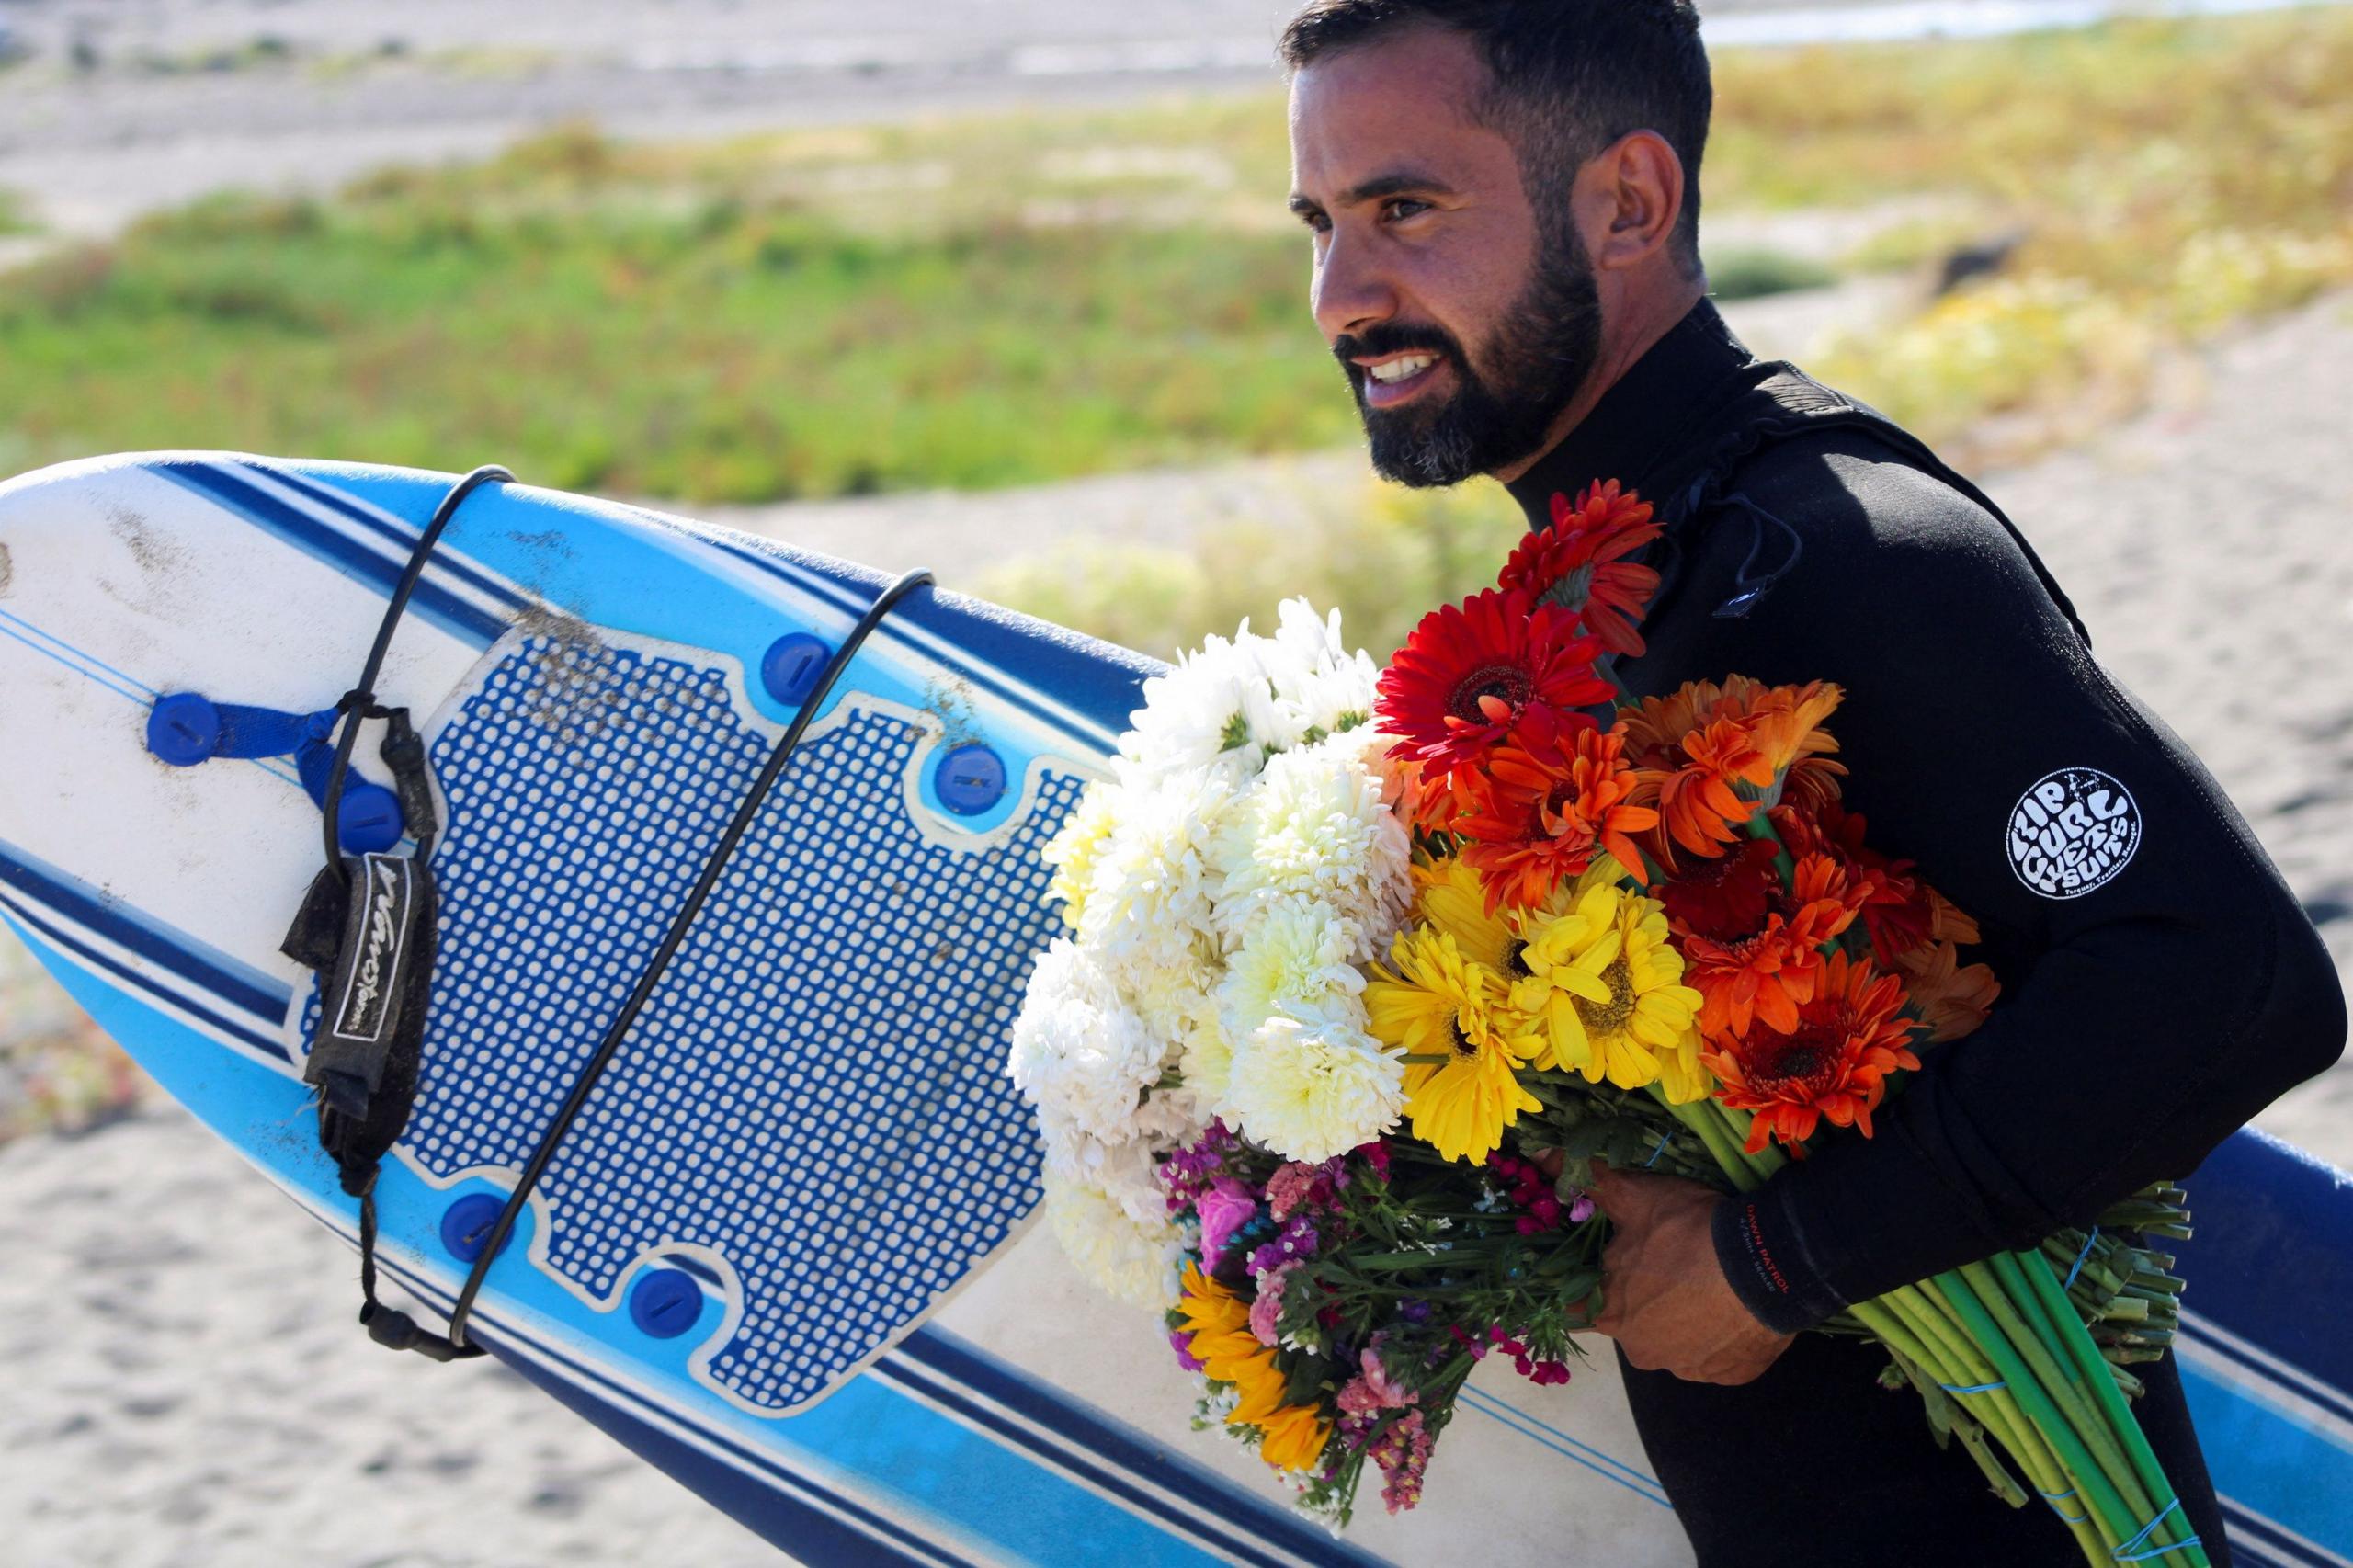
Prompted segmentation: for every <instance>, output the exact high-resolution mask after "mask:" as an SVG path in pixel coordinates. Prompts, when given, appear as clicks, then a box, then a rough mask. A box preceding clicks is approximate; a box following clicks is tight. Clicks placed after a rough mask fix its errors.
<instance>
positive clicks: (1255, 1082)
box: [1226, 1009, 1405, 1164]
mask: <svg viewBox="0 0 2353 1568" xmlns="http://www.w3.org/2000/svg"><path fill="white" fill-rule="evenodd" d="M1361 1016H1362V1015H1361V1009H1358V1021H1354V1022H1352V1021H1350V1020H1348V1019H1347V1018H1345V1017H1328V1016H1318V1017H1309V1018H1304V1019H1302V1018H1294V1017H1280V1016H1278V1017H1271V1018H1269V1019H1267V1022H1266V1023H1265V1024H1263V1025H1262V1026H1260V1028H1259V1029H1258V1032H1257V1033H1256V1034H1254V1035H1252V1036H1251V1037H1250V1038H1249V1039H1248V1040H1245V1041H1244V1042H1242V1044H1241V1045H1240V1046H1238V1047H1237V1048H1236V1049H1235V1051H1234V1052H1233V1079H1232V1082H1231V1084H1230V1085H1229V1086H1228V1088H1227V1091H1226V1093H1227V1097H1228V1099H1230V1100H1231V1101H1232V1102H1233V1108H1234V1111H1235V1113H1236V1114H1237V1116H1238V1117H1239V1118H1240V1125H1241V1131H1243V1132H1244V1133H1245V1134H1246V1135H1247V1136H1248V1137H1250V1138H1251V1139H1253V1140H1255V1141H1256V1142H1259V1143H1262V1144H1264V1145H1265V1146H1266V1147H1267V1148H1269V1149H1272V1150H1273V1151H1275V1152H1276V1153H1279V1154H1281V1155H1282V1156H1284V1157H1285V1158H1286V1159H1292V1160H1304V1161H1307V1162H1309V1163H1311V1164H1312V1163H1313V1162H1316V1161H1320V1160H1328V1159H1330V1158H1332V1157H1333V1156H1334V1155H1336V1154H1342V1153H1347V1151H1348V1150H1350V1149H1353V1148H1355V1147H1356V1146H1357V1145H1358V1144H1359V1143H1367V1142H1371V1141H1372V1140H1373V1139H1374V1138H1377V1137H1379V1136H1380V1135H1381V1133H1383V1132H1386V1131H1389V1130H1390V1129H1391V1128H1392V1127H1394V1126H1395V1125H1396V1124H1397V1118H1398V1115H1399V1113H1400V1112H1401V1111H1402V1110H1403V1108H1404V1102H1405V1094H1404V1076H1405V1066H1404V1062H1403V1061H1401V1060H1400V1059H1399V1058H1398V1057H1397V1056H1395V1055H1392V1053H1390V1052H1389V1051H1384V1050H1383V1049H1381V1042H1380V1041H1378V1040H1374V1039H1373V1038H1372V1037H1371V1036H1370V1035H1368V1034H1366V1033H1365V1032H1364V1029H1363V1028H1362V1027H1361V1022H1360V1020H1361Z"/></svg>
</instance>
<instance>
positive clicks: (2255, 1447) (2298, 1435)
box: [2181, 1359, 2353, 1551]
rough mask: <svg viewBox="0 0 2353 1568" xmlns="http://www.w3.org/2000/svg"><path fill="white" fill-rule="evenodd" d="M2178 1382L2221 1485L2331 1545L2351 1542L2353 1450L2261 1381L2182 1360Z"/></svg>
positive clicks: (2252, 1507)
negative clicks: (2273, 1398)
mask: <svg viewBox="0 0 2353 1568" xmlns="http://www.w3.org/2000/svg"><path fill="white" fill-rule="evenodd" d="M2181 1382H2182V1391H2183V1392H2184V1394H2185V1395H2186V1396H2187V1398H2188V1403H2189V1413H2190V1415H2191V1418H2192V1419H2193V1420H2195V1421H2196V1423H2197V1425H2198V1431H2199V1436H2200V1440H2201V1442H2202V1445H2203V1447H2204V1448H2205V1449H2206V1452H2207V1453H2208V1455H2209V1456H2210V1460H2209V1462H2210V1465H2211V1469H2212V1470H2213V1471H2214V1481H2215V1484H2216V1486H2217V1487H2218V1488H2219V1489H2221V1490H2222V1491H2225V1492H2227V1493H2229V1494H2231V1495H2232V1496H2233V1497H2234V1498H2236V1499H2237V1500H2238V1503H2239V1505H2240V1506H2242V1507H2244V1508H2245V1509H2247V1510H2248V1511H2249V1512H2251V1513H2255V1514H2258V1515H2260V1516H2261V1517H2264V1518H2267V1519H2271V1520H2276V1521H2278V1522H2279V1524H2280V1525H2281V1526H2283V1527H2285V1528H2290V1529H2292V1530H2294V1531H2295V1532H2296V1533H2297V1534H2299V1535H2302V1536H2303V1537H2305V1538H2306V1539H2308V1540H2313V1541H2315V1542H2317V1543H2319V1544H2320V1545H2322V1546H2324V1547H2326V1548H2328V1549H2329V1550H2331V1551H2343V1550H2346V1549H2348V1548H2353V1449H2349V1448H2348V1447H2347V1445H2346V1444H2344V1443H2343V1442H2341V1441H2339V1440H2337V1439H2336V1438H2335V1437H2332V1436H2331V1435H2329V1434H2327V1433H2325V1432H2320V1431H2315V1430H2313V1428H2311V1427H2309V1426H2304V1425H2302V1423H2301V1422H2299V1421H2297V1420H2296V1419H2294V1418H2293V1417H2292V1415H2290V1413H2289V1410H2287V1409H2282V1408H2280V1407H2278V1406H2275V1405H2273V1404H2271V1403H2268V1402H2267V1401H2266V1400H2265V1399H2264V1397H2263V1393H2264V1388H2265V1385H2264V1384H2263V1383H2262V1382H2260V1381H2257V1382H2254V1383H2252V1384H2247V1385H2238V1384H2234V1383H2232V1382H2230V1381H2224V1380H2223V1379H2222V1378H2219V1377H2216V1376H2215V1375H2213V1372H2212V1370H2211V1369H2209V1368H2207V1367H2204V1366H2201V1365H2200V1363H2199V1362H2198V1361H2197V1360H2195V1359H2185V1360H2184V1361H2183V1362H2182V1367H2181ZM2290 1408H2292V1407H2290Z"/></svg>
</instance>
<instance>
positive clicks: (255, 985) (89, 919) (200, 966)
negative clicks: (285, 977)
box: [0, 841, 294, 1057]
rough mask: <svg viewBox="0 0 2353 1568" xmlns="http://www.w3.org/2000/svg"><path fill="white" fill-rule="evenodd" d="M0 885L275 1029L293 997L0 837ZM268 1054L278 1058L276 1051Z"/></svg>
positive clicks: (242, 966)
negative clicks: (133, 913) (141, 918)
mask: <svg viewBox="0 0 2353 1568" xmlns="http://www.w3.org/2000/svg"><path fill="white" fill-rule="evenodd" d="M0 883H6V885H8V886H10V887H13V888H15V889H16V890H17V892H19V893H21V894H22V895H23V896H24V897H26V898H28V899H30V900H31V901H32V902H33V903H38V904H40V905H42V906H43V907H45V908H48V909H50V910H52V911H54V912H55V913H56V914H57V915H60V916H62V917H63V918H64V919H67V920H70V921H72V922H74V924H75V925H77V926H85V927H86V928H87V929H89V930H91V931H93V932H96V933H97V935H99V936H101V937H105V938H106V939H107V940H108V941H110V942H113V943H115V944H116V945H117V946H119V947H124V948H128V949H131V951H132V952H134V953H137V954H138V955H139V956H140V957H141V958H143V959H146V960H149V961H151V962H153V963H154V964H156V965H158V966H159V967H161V968H164V969H167V970H169V971H172V972H173V973H174V974H176V975H178V976H179V977H180V978H181V979H183V980H186V981H188V983H191V984H194V985H199V986H201V987H203V988H204V989H205V990H206V991H208V992H210V993H211V994H212V995H213V996H215V997H216V998H218V999H219V1000H220V1001H222V1002H223V1003H226V1004H227V1005H228V1006H233V1007H235V1008H237V1009H238V1010H239V1011H241V1012H245V1013H249V1014H251V1015H253V1017H256V1018H258V1019H260V1020H261V1021H262V1022H263V1023H265V1024H267V1025H269V1026H270V1027H271V1028H276V1027H277V1026H278V1023H279V1022H281V1021H282V1020H283V1019H284V1018H285V1017H286V1009H287V1006H288V1005H289V1004H290V1003H291V1002H292V1001H293V999H294V994H293V992H292V991H291V990H290V989H286V988H278V987H275V986H273V985H272V984H271V983H269V981H268V980H267V977H265V976H263V975H261V974H260V973H259V972H257V971H253V970H250V969H247V968H246V967H245V966H244V965H243V964H241V963H239V962H237V960H234V959H233V958H231V957H229V956H228V955H227V954H226V953H221V952H217V951H215V950H213V949H210V948H208V947H206V946H205V945H204V944H202V943H200V942H198V941H197V940H195V938H193V937H188V936H187V935H186V934H184V933H181V932H176V931H165V930H163V929H160V928H158V927H155V926H149V925H146V924H144V923H142V922H141V921H137V920H133V919H131V917H130V916H129V915H124V914H123V913H122V912H121V911H120V910H119V908H117V907H115V906H113V905H110V904H108V903H106V902H105V901H104V900H102V899H100V898H99V897H97V894H96V893H94V892H91V891H90V890H88V889H86V888H85V887H84V886H83V885H82V884H81V883H79V882H77V881H74V879H73V878H71V877H69V876H67V875H66V874H65V873H64V872H63V871H60V870H58V869H56V868H55V867H53V866H51V865H49V864H48V863H47V862H45V861H42V860H40V859H39V858H36V857H34V856H33V855H31V854H29V853H28V852H26V851H25V850H22V849H19V848H17V846H15V845H13V844H9V843H6V842H5V841H0ZM273 1053H274V1054H276V1055H278V1056H280V1057H283V1056H284V1055H285V1051H283V1050H282V1049H275V1048H274V1051H273Z"/></svg>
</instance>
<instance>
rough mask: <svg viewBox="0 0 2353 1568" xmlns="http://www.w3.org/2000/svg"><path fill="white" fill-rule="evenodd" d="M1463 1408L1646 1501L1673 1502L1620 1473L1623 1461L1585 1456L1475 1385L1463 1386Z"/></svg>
mask: <svg viewBox="0 0 2353 1568" xmlns="http://www.w3.org/2000/svg"><path fill="white" fill-rule="evenodd" d="M1461 1408H1462V1409H1465V1410H1475V1411H1477V1412H1478V1413H1479V1414H1480V1415H1483V1416H1485V1417H1486V1418H1487V1419H1488V1420H1490V1421H1496V1422H1500V1423H1502V1424H1503V1425H1504V1426H1506V1427H1508V1428H1509V1429H1511V1430H1512V1431H1515V1432H1517V1433H1518V1434H1519V1435H1520V1436H1521V1437H1526V1438H1528V1439H1529V1441H1530V1442H1532V1443H1535V1444H1536V1445H1537V1446H1538V1447H1540V1448H1545V1449H1552V1451H1553V1452H1554V1453H1556V1454H1559V1455H1560V1456H1561V1457H1562V1458H1563V1459H1567V1460H1574V1461H1575V1462H1576V1463H1578V1464H1581V1465H1583V1466H1585V1468H1586V1469H1587V1470H1589V1471H1593V1472H1594V1474H1596V1475H1597V1476H1600V1477H1601V1478H1602V1479H1603V1480H1605V1481H1611V1482H1615V1483H1618V1484H1619V1485H1620V1486H1622V1487H1624V1488H1625V1489H1626V1490H1627V1491H1629V1492H1631V1493H1632V1494H1634V1495H1635V1496H1637V1497H1640V1498H1642V1499H1643V1501H1645V1502H1649V1503H1655V1504H1657V1505H1658V1506H1660V1507H1662V1508H1665V1507H1671V1506H1672V1505H1671V1504H1669V1503H1668V1502H1667V1500H1666V1496H1665V1493H1663V1492H1654V1491H1652V1490H1650V1489H1649V1488H1647V1487H1644V1486H1642V1485H1639V1484H1638V1483H1634V1482H1632V1481H1629V1480H1628V1479H1627V1478H1626V1477H1625V1476H1624V1475H1621V1474H1620V1473H1619V1471H1620V1470H1623V1469H1624V1468H1625V1467H1624V1466H1622V1465H1620V1466H1618V1469H1616V1470H1613V1469H1610V1468H1608V1467H1606V1466H1604V1465H1601V1464H1597V1463H1596V1462H1595V1461H1594V1460H1591V1459H1588V1458H1586V1455H1584V1454H1581V1453H1579V1452H1578V1451H1577V1450H1576V1449H1573V1448H1571V1447H1569V1446H1568V1444H1567V1443H1564V1442H1560V1441H1557V1440H1555V1439H1554V1438H1552V1437H1548V1436H1546V1433H1548V1432H1549V1431H1551V1428H1550V1427H1547V1426H1544V1425H1543V1424H1542V1423H1541V1422H1536V1421H1531V1420H1530V1419H1529V1417H1527V1416H1524V1415H1520V1414H1519V1413H1518V1412H1517V1411H1515V1410H1512V1409H1511V1407H1510V1406H1508V1405H1501V1406H1499V1405H1498V1404H1496V1403H1491V1402H1488V1401H1485V1400H1483V1398H1481V1397H1479V1394H1478V1391H1477V1390H1475V1389H1464V1390H1463V1391H1462V1399H1461ZM1579 1447H1583V1445H1582V1444H1580V1445H1579ZM1610 1463H1611V1464H1612V1465H1616V1464H1617V1461H1616V1460H1610Z"/></svg>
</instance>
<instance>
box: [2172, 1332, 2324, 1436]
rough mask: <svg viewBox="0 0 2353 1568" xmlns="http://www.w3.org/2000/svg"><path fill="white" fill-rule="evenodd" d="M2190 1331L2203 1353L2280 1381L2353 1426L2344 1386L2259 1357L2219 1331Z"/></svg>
mask: <svg viewBox="0 0 2353 1568" xmlns="http://www.w3.org/2000/svg"><path fill="white" fill-rule="evenodd" d="M2189 1333H2190V1337H2191V1339H2192V1340H2193V1341H2194V1342H2195V1344H2196V1346H2197V1347H2198V1349H2199V1350H2200V1351H2201V1352H2202V1353H2204V1354H2206V1355H2209V1356H2212V1357H2214V1358H2218V1359H2220V1360H2224V1361H2228V1362H2230V1363H2231V1364H2232V1365H2233V1366H2234V1367H2237V1368H2238V1369H2241V1370H2242V1371H2244V1372H2245V1373H2247V1374H2249V1375H2250V1376H2253V1377H2256V1378H2260V1379H2262V1380H2263V1381H2266V1382H2269V1383H2276V1384H2278V1385H2279V1386H2280V1387H2281V1388H2284V1389H2287V1390H2289V1391H2290V1392H2293V1393H2295V1394H2296V1395H2297V1396H2298V1397H2300V1398H2302V1399H2308V1400H2310V1401H2312V1403H2314V1404H2316V1405H2318V1406H2320V1407H2321V1408H2322V1409H2323V1410H2325V1411H2327V1412H2328V1413H2329V1414H2330V1415H2334V1416H2336V1418H2337V1419H2338V1420H2340V1421H2343V1422H2345V1423H2346V1424H2347V1425H2348V1426H2353V1399H2347V1397H2346V1395H2345V1393H2344V1392H2343V1391H2342V1390H2340V1389H2336V1388H2333V1387H2331V1386H2330V1385H2329V1384H2327V1383H2325V1382H2322V1381H2320V1380H2319V1379H2318V1378H2315V1377H2313V1376H2312V1375H2311V1374H2310V1373H2308V1372H2305V1371H2304V1370H2303V1369H2302V1368H2301V1367H2290V1366H2289V1365H2288V1364H2287V1363H2286V1362H2283V1361H2273V1362H2270V1363H2268V1364H2267V1363H2265V1362H2263V1361H2260V1360H2257V1359H2256V1358H2254V1357H2252V1356H2250V1355H2248V1354H2247V1353H2246V1352H2245V1350H2243V1349H2241V1348H2240V1347H2239V1346H2236V1345H2234V1344H2232V1343H2231V1342H2230V1341H2228V1340H2226V1339H2222V1338H2221V1337H2220V1336H2218V1335H2211V1334H2199V1333H2198V1332H2197V1331H2196V1330H2195V1329H2191V1330H2190V1331H2189Z"/></svg>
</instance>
